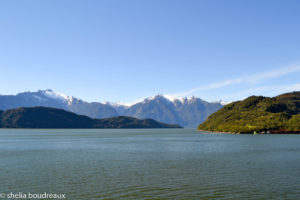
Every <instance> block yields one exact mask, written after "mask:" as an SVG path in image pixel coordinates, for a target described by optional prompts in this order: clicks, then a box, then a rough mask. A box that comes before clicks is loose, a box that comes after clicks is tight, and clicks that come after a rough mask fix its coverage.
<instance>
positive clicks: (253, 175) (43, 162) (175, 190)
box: [0, 129, 300, 200]
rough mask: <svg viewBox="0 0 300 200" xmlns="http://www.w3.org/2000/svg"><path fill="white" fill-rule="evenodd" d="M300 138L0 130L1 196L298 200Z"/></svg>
mask: <svg viewBox="0 0 300 200" xmlns="http://www.w3.org/2000/svg"><path fill="white" fill-rule="evenodd" d="M299 158H300V135H226V134H201V133H200V132H197V131H196V130H192V129H135V130H132V129H126V130H124V129H123V130H116V129H114V130H101V129H98V130H90V129H89V130H29V129H26V130H22V129H15V130H13V129H10V130H9V129H2V130H0V180H1V181H0V193H1V192H7V193H8V192H13V193H18V192H24V193H27V192H31V193H44V192H47V193H64V194H66V197H67V199H82V200H86V199H106V198H107V199H199V198H200V199H211V198H213V199H299V198H300V190H299V188H300V159H299Z"/></svg>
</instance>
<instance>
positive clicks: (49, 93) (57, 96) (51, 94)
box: [41, 89, 74, 105]
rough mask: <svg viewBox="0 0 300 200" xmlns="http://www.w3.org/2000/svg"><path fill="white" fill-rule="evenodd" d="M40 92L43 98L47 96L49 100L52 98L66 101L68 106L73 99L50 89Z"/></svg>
mask: <svg viewBox="0 0 300 200" xmlns="http://www.w3.org/2000/svg"><path fill="white" fill-rule="evenodd" d="M41 92H42V93H43V94H44V95H45V96H48V97H50V98H53V99H59V100H62V101H66V102H67V103H68V105H72V103H73V100H74V97H73V96H68V95H65V94H61V93H58V92H54V91H53V90H51V89H47V90H41Z"/></svg>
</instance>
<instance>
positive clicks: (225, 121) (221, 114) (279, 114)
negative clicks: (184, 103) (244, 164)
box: [198, 92, 300, 133]
mask: <svg viewBox="0 0 300 200" xmlns="http://www.w3.org/2000/svg"><path fill="white" fill-rule="evenodd" d="M198 129H199V130H205V131H215V132H232V133H253V132H254V131H256V132H267V131H270V132H271V133H275V132H283V133H285V132H300V92H293V93H286V94H282V95H279V96H277V97H273V98H269V97H263V96H251V97H248V98H247V99H245V100H243V101H237V102H234V103H231V104H228V105H226V106H225V107H223V108H222V109H220V110H219V111H217V112H215V113H214V114H212V115H211V116H209V117H208V119H207V120H206V121H205V122H204V123H202V124H200V125H199V126H198Z"/></svg>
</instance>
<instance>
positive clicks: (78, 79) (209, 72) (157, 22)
mask: <svg viewBox="0 0 300 200" xmlns="http://www.w3.org/2000/svg"><path fill="white" fill-rule="evenodd" d="M299 10H300V1H296V0H295V1H293V0H289V1H286V0H281V1H278V0H269V1H267V0H256V1H255V0H249V1H247V0H243V1H240V0H236V1H230V0H227V1H220V0H216V1H213V0H205V1H204V0H203V1H201V0H195V1H193V0H186V1H185V0H181V1H177V0H142V1H141V0H136V1H132V0H120V1H114V0H105V1H104V0H95V1H91V0H82V1H76V0H70V1H67V0H49V1H47V0H43V1H41V0H36V1H32V0H22V1H20V0H17V1H14V0H6V1H5V0H2V1H0V69H1V78H0V94H16V93H18V92H23V91H36V90H38V89H53V90H55V91H58V92H60V93H65V94H68V95H73V96H75V97H79V98H82V99H84V100H87V101H121V102H131V101H134V100H137V99H142V98H145V97H149V96H153V95H156V94H158V93H160V94H169V95H178V96H191V95H195V96H198V97H201V98H203V99H205V100H209V101H213V100H220V99H223V100H227V101H232V100H238V99H241V98H245V97H247V96H248V95H252V94H257V95H259V94H263V95H267V96H272V95H276V94H279V93H281V92H285V91H291V90H300V79H299V78H300V12H299Z"/></svg>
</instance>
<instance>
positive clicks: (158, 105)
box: [0, 89, 224, 128]
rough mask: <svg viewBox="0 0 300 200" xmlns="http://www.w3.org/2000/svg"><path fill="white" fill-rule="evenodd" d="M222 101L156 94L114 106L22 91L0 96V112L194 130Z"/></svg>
mask: <svg viewBox="0 0 300 200" xmlns="http://www.w3.org/2000/svg"><path fill="white" fill-rule="evenodd" d="M223 105H224V104H223V102H221V101H220V102H207V101H204V100H202V99H200V98H197V97H189V98H187V97H185V98H174V99H171V98H168V97H167V96H164V95H156V96H154V97H150V98H146V99H144V100H143V101H140V102H137V103H135V104H133V105H130V106H126V105H122V104H115V103H110V102H107V103H100V102H91V103H90V102H86V101H83V100H81V99H78V98H75V97H73V96H68V95H64V94H60V93H57V92H55V91H53V90H50V89H48V90H39V91H37V92H23V93H19V94H17V95H0V110H8V109H14V108H19V107H35V106H43V107H51V108H59V109H64V110H66V111H70V112H74V113H76V114H80V115H86V116H89V117H91V118H110V117H116V116H131V117H136V118H139V119H146V118H152V119H154V120H157V121H160V122H164V123H168V124H179V125H181V126H183V127H193V128H194V127H197V126H198V125H199V124H200V123H202V122H203V121H205V119H206V118H207V117H208V116H209V115H211V114H212V113H214V112H216V111H217V110H219V109H220V108H222V107H223Z"/></svg>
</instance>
